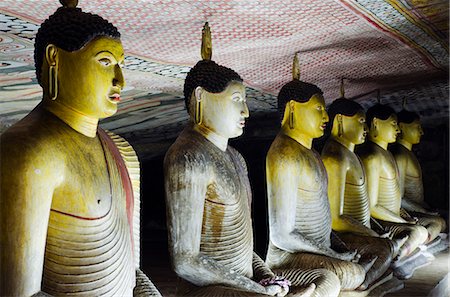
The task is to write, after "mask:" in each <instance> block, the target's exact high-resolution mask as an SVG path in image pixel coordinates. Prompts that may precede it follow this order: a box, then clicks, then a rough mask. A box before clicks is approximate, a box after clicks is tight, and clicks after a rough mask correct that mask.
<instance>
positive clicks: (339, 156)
mask: <svg viewBox="0 0 450 297" xmlns="http://www.w3.org/2000/svg"><path fill="white" fill-rule="evenodd" d="M352 154H353V152H351V151H350V150H348V149H347V148H346V147H344V146H343V145H342V144H340V143H338V142H337V141H334V140H331V139H330V140H328V141H327V142H326V143H325V146H324V147H323V149H322V154H321V157H322V159H330V160H337V161H344V160H348V159H351V157H352Z"/></svg>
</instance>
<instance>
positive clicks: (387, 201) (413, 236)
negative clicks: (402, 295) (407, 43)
mask: <svg viewBox="0 0 450 297" xmlns="http://www.w3.org/2000/svg"><path fill="white" fill-rule="evenodd" d="M366 119H367V123H368V124H369V125H370V130H369V141H367V142H366V143H365V144H364V145H362V146H360V147H359V148H358V149H357V154H358V155H359V157H360V158H361V160H362V163H363V166H364V169H365V172H366V176H367V190H368V195H369V204H370V215H371V216H372V217H373V218H374V219H375V220H376V221H377V222H378V223H380V224H381V225H382V226H383V227H384V228H386V229H387V230H389V232H391V233H392V236H393V237H396V236H401V235H403V234H407V235H408V239H407V240H406V242H405V243H404V244H403V246H402V247H401V248H400V251H399V254H398V256H397V257H396V258H395V259H394V260H395V261H396V264H395V265H394V267H399V266H400V265H403V264H404V262H403V261H406V260H411V261H412V260H413V259H415V258H416V257H417V256H420V257H419V259H417V260H416V263H411V265H412V266H411V265H410V266H404V269H403V270H396V271H395V275H396V276H397V277H399V278H409V277H410V276H412V273H413V271H414V269H416V268H417V267H420V266H421V265H425V264H427V263H429V262H430V261H431V260H432V255H430V254H429V253H423V252H421V250H422V249H423V248H424V246H423V244H424V243H425V242H426V240H427V238H428V232H427V230H426V229H425V228H424V227H422V226H420V225H417V224H416V220H414V219H412V218H402V216H401V215H400V204H401V190H400V179H399V171H398V167H397V164H396V162H395V160H394V157H393V156H392V154H391V153H390V152H389V151H388V150H387V146H388V144H389V143H393V142H395V140H396V138H397V134H398V133H399V132H400V131H399V129H398V124H397V116H396V114H395V111H394V110H393V109H392V108H390V107H388V106H386V105H382V104H377V105H375V106H372V107H371V108H369V109H368V111H367V114H366ZM419 246H420V247H419Z"/></svg>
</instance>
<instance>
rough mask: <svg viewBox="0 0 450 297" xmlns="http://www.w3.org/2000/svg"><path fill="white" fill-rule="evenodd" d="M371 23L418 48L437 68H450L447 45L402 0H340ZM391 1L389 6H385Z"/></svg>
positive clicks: (408, 44)
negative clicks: (449, 66)
mask: <svg viewBox="0 0 450 297" xmlns="http://www.w3.org/2000/svg"><path fill="white" fill-rule="evenodd" d="M337 1H339V2H340V3H342V4H343V5H344V7H347V8H348V9H350V10H351V11H353V12H354V13H356V14H357V15H359V16H362V17H363V18H364V19H366V20H367V21H368V22H369V23H370V24H371V25H373V26H374V27H375V28H378V29H379V30H381V31H383V32H386V33H388V34H389V35H391V36H393V37H394V38H396V39H397V40H398V41H400V42H402V43H403V44H406V45H407V46H409V47H411V48H413V49H415V50H417V51H418V52H419V53H420V54H421V56H422V57H424V58H425V59H426V61H428V62H429V63H430V64H431V65H433V66H434V67H436V68H438V69H448V58H449V57H448V46H446V45H445V46H444V45H443V44H445V42H443V40H442V39H440V38H439V37H438V36H437V35H436V34H435V33H434V31H433V30H432V28H430V27H429V26H428V25H427V24H426V23H425V22H423V21H422V20H420V18H419V17H417V16H416V15H414V14H411V13H409V12H408V8H407V7H406V6H404V5H403V4H402V3H400V1H393V0H382V1H381V0H378V1H373V0H337ZM386 3H388V4H389V5H386Z"/></svg>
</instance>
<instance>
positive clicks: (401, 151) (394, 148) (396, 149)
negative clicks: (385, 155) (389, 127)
mask: <svg viewBox="0 0 450 297" xmlns="http://www.w3.org/2000/svg"><path fill="white" fill-rule="evenodd" d="M389 151H390V152H391V153H392V155H394V156H407V155H408V153H409V151H408V150H407V149H406V148H405V147H404V146H403V145H401V144H398V143H394V144H392V145H390V146H389Z"/></svg>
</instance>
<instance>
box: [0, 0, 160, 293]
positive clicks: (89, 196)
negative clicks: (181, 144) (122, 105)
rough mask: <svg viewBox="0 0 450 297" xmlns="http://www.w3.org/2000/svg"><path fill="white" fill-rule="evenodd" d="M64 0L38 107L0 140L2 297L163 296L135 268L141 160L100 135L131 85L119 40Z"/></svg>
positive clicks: (47, 28) (41, 43) (42, 33)
mask: <svg viewBox="0 0 450 297" xmlns="http://www.w3.org/2000/svg"><path fill="white" fill-rule="evenodd" d="M62 2H64V3H63V5H64V6H63V7H60V8H59V9H58V10H57V11H56V12H55V13H54V14H53V15H51V16H50V17H49V18H48V19H47V20H45V21H44V22H43V23H42V25H41V27H40V29H39V30H38V33H37V35H36V40H35V66H36V74H37V79H38V82H39V84H40V85H41V86H42V89H43V99H42V102H41V103H40V104H39V105H38V106H37V107H36V108H35V109H34V110H32V111H31V112H30V113H29V114H28V115H27V116H26V117H25V118H23V119H22V120H20V121H19V122H18V123H16V124H15V125H13V126H12V127H10V128H9V129H8V130H7V131H5V132H4V133H3V134H2V136H1V144H2V145H1V155H0V158H1V160H2V162H1V172H2V173H5V172H8V174H2V175H1V184H0V188H1V193H0V204H1V207H0V228H1V232H0V246H1V248H0V262H1V265H0V295H1V296H31V295H46V296H48V295H47V294H51V295H58V296H66V295H70V296H133V295H134V296H149V295H151V296H161V295H160V294H159V292H158V291H157V289H156V288H155V287H154V286H153V284H152V283H151V282H150V281H149V279H148V278H147V277H146V276H145V274H144V273H143V272H142V271H141V270H140V269H139V258H140V254H139V253H140V252H139V245H140V240H139V236H140V235H139V231H140V230H139V207H140V200H139V162H138V159H137V156H136V154H135V152H134V151H133V149H132V148H131V146H130V145H129V144H128V143H127V142H126V141H125V140H124V139H122V138H121V137H119V136H117V135H113V134H112V133H108V132H105V131H104V130H102V129H100V128H99V127H98V120H99V119H100V118H105V117H109V116H111V115H113V114H114V113H115V112H116V110H117V104H118V102H119V101H120V92H121V90H122V88H123V87H124V85H125V82H124V78H123V75H122V70H121V65H122V64H123V60H124V53H123V48H122V44H121V41H120V33H119V32H118V31H117V29H116V27H114V26H113V25H112V24H111V23H109V22H108V21H106V20H104V19H103V18H101V17H100V16H98V15H95V14H91V13H85V12H82V11H81V9H79V8H76V3H74V1H62ZM75 2H76V1H75Z"/></svg>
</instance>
